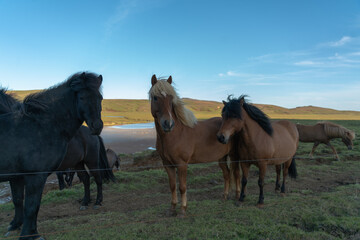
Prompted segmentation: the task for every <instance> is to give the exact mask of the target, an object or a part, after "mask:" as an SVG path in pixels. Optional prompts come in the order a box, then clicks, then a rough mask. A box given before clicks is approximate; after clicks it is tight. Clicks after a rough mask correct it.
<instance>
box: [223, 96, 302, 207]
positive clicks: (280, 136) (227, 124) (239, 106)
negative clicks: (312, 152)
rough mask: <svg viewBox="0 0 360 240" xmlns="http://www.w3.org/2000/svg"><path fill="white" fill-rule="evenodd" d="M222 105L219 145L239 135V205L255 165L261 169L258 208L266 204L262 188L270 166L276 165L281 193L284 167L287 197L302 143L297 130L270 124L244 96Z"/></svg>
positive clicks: (286, 123) (280, 123) (290, 125)
mask: <svg viewBox="0 0 360 240" xmlns="http://www.w3.org/2000/svg"><path fill="white" fill-rule="evenodd" d="M223 103H224V108H223V109H222V125H221V128H220V130H219V132H218V134H217V136H218V140H219V142H221V143H224V144H226V143H227V142H228V141H229V139H230V137H231V136H233V135H234V134H236V135H235V138H234V139H233V141H234V148H235V150H236V151H235V152H236V153H237V156H236V158H237V159H239V161H240V165H241V170H242V173H243V176H242V180H241V193H240V198H239V201H240V202H243V201H244V197H245V187H246V183H247V178H248V175H249V168H250V165H251V164H254V165H256V166H257V167H258V168H259V181H258V185H259V188H260V195H259V201H258V206H259V207H261V206H262V205H263V204H264V193H263V187H264V177H265V173H266V168H267V165H276V173H277V177H276V189H277V190H278V189H279V181H280V172H281V164H283V166H284V169H283V182H282V186H281V193H285V179H286V176H287V174H288V173H289V175H290V176H291V177H294V178H295V177H296V174H297V173H296V167H295V159H293V156H294V155H295V152H296V149H297V147H298V143H299V135H298V132H297V130H296V126H295V124H293V123H291V122H289V121H276V122H273V123H271V122H270V120H269V119H268V118H267V116H266V115H265V114H264V113H263V112H262V111H261V110H260V109H258V108H257V107H255V106H253V105H250V104H248V103H246V101H245V96H244V95H242V96H240V97H239V98H232V97H231V96H229V97H228V102H225V101H223ZM235 142H236V144H235ZM237 168H238V166H237ZM235 172H236V170H235Z"/></svg>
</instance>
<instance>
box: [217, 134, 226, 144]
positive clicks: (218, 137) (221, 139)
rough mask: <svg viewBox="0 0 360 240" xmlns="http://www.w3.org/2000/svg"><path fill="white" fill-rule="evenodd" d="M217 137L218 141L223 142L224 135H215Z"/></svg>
mask: <svg viewBox="0 0 360 240" xmlns="http://www.w3.org/2000/svg"><path fill="white" fill-rule="evenodd" d="M217 139H218V141H219V142H221V143H225V137H224V135H218V136H217Z"/></svg>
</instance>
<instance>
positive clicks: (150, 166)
mask: <svg viewBox="0 0 360 240" xmlns="http://www.w3.org/2000/svg"><path fill="white" fill-rule="evenodd" d="M338 155H339V156H341V157H344V156H345V157H348V156H350V157H352V156H353V155H352V154H338ZM330 157H333V158H334V155H333V154H322V155H316V156H313V157H310V156H308V155H307V156H306V155H295V156H289V157H281V158H280V157H279V158H265V159H242V160H234V161H232V160H226V161H221V160H220V161H216V162H215V163H230V164H231V163H257V162H263V161H269V164H270V165H274V163H273V162H278V161H279V162H281V163H283V162H285V161H286V160H290V159H295V160H305V159H310V160H314V161H315V160H316V159H321V158H330ZM358 157H359V159H360V156H358ZM159 163H160V164H159V165H158V166H154V165H147V166H136V167H132V168H131V169H133V170H136V169H138V170H141V169H155V168H160V167H181V166H188V165H194V164H208V163H210V162H199V163H182V164H161V160H160V161H159ZM213 163H214V162H213ZM281 163H279V164H281ZM85 165H86V164H85ZM120 166H121V163H120ZM112 169H113V168H96V169H93V168H92V169H89V168H87V169H79V170H77V169H69V170H55V171H34V172H12V173H2V174H0V176H3V177H9V176H22V175H36V174H51V173H64V172H67V171H71V172H97V171H105V170H112Z"/></svg>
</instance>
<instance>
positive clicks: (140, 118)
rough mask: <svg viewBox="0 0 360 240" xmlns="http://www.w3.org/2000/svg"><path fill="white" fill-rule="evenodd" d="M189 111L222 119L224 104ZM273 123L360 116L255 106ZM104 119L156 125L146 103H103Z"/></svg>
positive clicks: (195, 104)
mask: <svg viewBox="0 0 360 240" xmlns="http://www.w3.org/2000/svg"><path fill="white" fill-rule="evenodd" d="M37 91H38V90H32V91H9V92H10V93H13V94H14V95H15V96H16V97H17V98H18V99H23V98H24V97H25V96H27V95H28V94H30V93H34V92H37ZM184 101H185V103H186V104H187V107H188V108H189V109H190V110H191V111H193V113H194V114H195V116H196V117H197V118H198V119H207V118H211V117H220V116H221V109H222V107H223V104H222V103H220V102H214V101H202V100H195V99H189V98H185V99H184ZM255 105H256V106H258V107H259V108H260V109H261V110H262V111H264V112H265V113H266V114H267V115H268V116H269V117H270V118H273V119H316V120H322V119H326V120H360V112H356V111H337V110H333V109H327V108H320V107H313V106H307V107H297V108H293V109H287V108H283V107H279V106H274V105H266V104H255ZM102 119H103V121H104V124H105V125H122V124H131V123H143V122H151V121H153V117H152V116H151V113H150V103H149V101H148V100H147V99H144V100H129V99H104V100H103V111H102Z"/></svg>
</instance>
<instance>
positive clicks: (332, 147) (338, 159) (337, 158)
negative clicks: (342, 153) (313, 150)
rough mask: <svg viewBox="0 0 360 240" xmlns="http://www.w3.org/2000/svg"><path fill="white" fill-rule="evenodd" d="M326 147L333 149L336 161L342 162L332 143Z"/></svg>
mask: <svg viewBox="0 0 360 240" xmlns="http://www.w3.org/2000/svg"><path fill="white" fill-rule="evenodd" d="M326 145H327V146H329V147H330V148H331V149H332V151H333V154H334V155H335V159H336V160H337V161H340V158H339V156H338V154H337V152H336V150H335V148H334V146H333V145H331V143H330V142H328V143H327V144H326Z"/></svg>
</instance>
